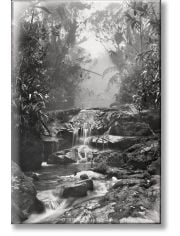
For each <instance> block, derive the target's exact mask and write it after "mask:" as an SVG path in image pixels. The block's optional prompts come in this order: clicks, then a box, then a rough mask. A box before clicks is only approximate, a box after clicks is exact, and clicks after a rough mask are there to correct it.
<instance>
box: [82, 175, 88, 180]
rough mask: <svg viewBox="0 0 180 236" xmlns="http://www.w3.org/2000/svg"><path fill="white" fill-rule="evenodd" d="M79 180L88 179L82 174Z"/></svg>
mask: <svg viewBox="0 0 180 236" xmlns="http://www.w3.org/2000/svg"><path fill="white" fill-rule="evenodd" d="M80 179H81V180H85V179H89V177H88V175H87V174H82V175H80Z"/></svg>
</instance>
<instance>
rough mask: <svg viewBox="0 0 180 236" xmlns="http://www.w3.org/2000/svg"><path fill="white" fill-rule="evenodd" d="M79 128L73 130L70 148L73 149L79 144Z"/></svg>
mask: <svg viewBox="0 0 180 236" xmlns="http://www.w3.org/2000/svg"><path fill="white" fill-rule="evenodd" d="M79 138H80V137H79V128H77V127H75V128H74V130H73V141H72V147H74V146H75V145H76V144H78V143H79Z"/></svg>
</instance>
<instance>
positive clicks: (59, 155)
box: [47, 150, 76, 164]
mask: <svg viewBox="0 0 180 236" xmlns="http://www.w3.org/2000/svg"><path fill="white" fill-rule="evenodd" d="M74 151H75V150H74ZM75 162H76V153H74V155H73V153H72V152H70V150H63V151H58V152H55V153H52V154H51V155H50V156H49V157H48V161H47V163H48V164H69V163H75Z"/></svg>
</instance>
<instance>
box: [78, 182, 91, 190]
mask: <svg viewBox="0 0 180 236" xmlns="http://www.w3.org/2000/svg"><path fill="white" fill-rule="evenodd" d="M78 183H86V186H87V190H90V191H92V190H93V189H94V185H93V181H92V179H85V180H82V181H79V182H78Z"/></svg>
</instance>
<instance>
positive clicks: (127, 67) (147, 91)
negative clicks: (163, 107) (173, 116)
mask: <svg viewBox="0 0 180 236" xmlns="http://www.w3.org/2000/svg"><path fill="white" fill-rule="evenodd" d="M159 12H160V9H159V3H158V2H147V1H122V2H121V3H120V4H119V3H112V4H110V5H108V6H107V7H106V9H104V10H102V11H96V12H95V13H94V14H93V15H92V16H91V17H90V19H89V21H90V23H91V25H92V29H93V30H94V32H95V34H96V38H97V39H98V40H99V41H100V42H101V43H102V44H103V46H104V47H105V49H106V50H107V52H108V53H109V55H110V56H111V59H112V61H113V63H114V64H115V67H111V68H108V69H107V70H106V71H105V72H104V75H106V74H107V73H109V72H110V71H114V74H113V76H112V77H111V78H110V80H109V86H110V85H111V84H112V83H117V84H118V86H119V93H118V94H117V95H116V100H117V101H118V102H119V103H120V104H122V103H127V102H128V103H130V102H134V103H135V104H136V105H137V107H138V108H139V109H140V110H141V109H142V108H160V98H161V96H160V15H159V14H160V13H159ZM96 22H98V24H96Z"/></svg>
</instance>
